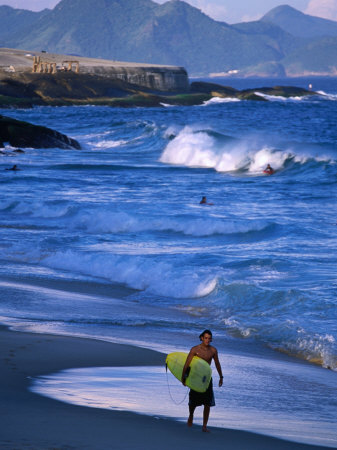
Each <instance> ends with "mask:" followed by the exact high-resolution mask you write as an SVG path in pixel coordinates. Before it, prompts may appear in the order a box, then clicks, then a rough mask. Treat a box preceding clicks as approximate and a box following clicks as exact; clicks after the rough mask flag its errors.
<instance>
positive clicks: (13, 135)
mask: <svg viewBox="0 0 337 450" xmlns="http://www.w3.org/2000/svg"><path fill="white" fill-rule="evenodd" d="M7 142H8V143H9V144H10V145H11V146H12V147H32V148H54V147H56V148H62V149H71V148H73V149H80V148H81V146H80V144H79V143H78V142H77V141H76V140H75V139H71V138H69V137H68V136H66V135H64V134H62V133H59V132H58V131H55V130H51V129H50V128H47V127H42V126H39V125H32V124H31V123H28V122H22V121H20V120H16V119H12V118H9V117H5V116H1V115H0V148H3V147H4V144H5V143H7Z"/></svg>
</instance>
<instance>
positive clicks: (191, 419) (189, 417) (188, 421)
mask: <svg viewBox="0 0 337 450" xmlns="http://www.w3.org/2000/svg"><path fill="white" fill-rule="evenodd" d="M192 425H193V416H188V419H187V426H188V427H191V426H192Z"/></svg>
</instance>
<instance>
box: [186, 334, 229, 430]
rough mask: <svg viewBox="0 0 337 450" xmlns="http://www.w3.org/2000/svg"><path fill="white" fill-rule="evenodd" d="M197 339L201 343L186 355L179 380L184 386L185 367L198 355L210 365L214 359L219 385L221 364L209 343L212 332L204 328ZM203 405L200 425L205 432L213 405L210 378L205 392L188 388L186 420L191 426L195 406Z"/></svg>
mask: <svg viewBox="0 0 337 450" xmlns="http://www.w3.org/2000/svg"><path fill="white" fill-rule="evenodd" d="M199 339H200V340H201V344H199V345H196V346H195V347H192V348H191V350H190V353H189V354H188V356H187V359H186V363H185V365H184V368H183V373H182V377H181V381H182V383H183V385H184V386H185V385H186V384H185V381H186V378H187V373H188V372H187V369H188V368H189V365H190V363H191V361H192V359H193V357H194V356H199V358H202V359H204V360H205V361H206V362H208V364H209V365H211V362H212V359H214V363H215V367H216V369H217V371H218V374H219V377H220V379H219V387H221V386H222V382H223V376H222V370H221V365H220V362H219V358H218V351H217V349H216V348H215V347H213V346H212V345H211V342H212V332H211V331H210V330H205V331H203V332H202V333H201V335H200V336H199ZM201 405H204V414H203V425H202V431H204V432H205V433H207V432H209V429H208V428H207V422H208V418H209V413H210V408H211V406H215V401H214V394H213V383H212V379H211V381H210V384H209V386H208V388H207V391H206V392H203V393H200V392H196V391H193V390H192V389H190V395H189V403H188V406H189V412H190V415H189V417H188V420H187V425H188V426H189V427H191V426H192V425H193V414H194V410H195V408H196V407H197V406H201Z"/></svg>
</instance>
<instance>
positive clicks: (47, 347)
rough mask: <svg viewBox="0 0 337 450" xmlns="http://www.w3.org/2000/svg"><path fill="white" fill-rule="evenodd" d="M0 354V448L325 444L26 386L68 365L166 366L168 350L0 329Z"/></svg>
mask: <svg viewBox="0 0 337 450" xmlns="http://www.w3.org/2000/svg"><path fill="white" fill-rule="evenodd" d="M0 355H1V358H0V398H1V402H0V415H1V417H0V422H1V426H0V448H1V449H11V450H14V449H15V450H16V449H34V450H35V449H36V450H37V449H44V450H46V449H116V450H119V449H128V450H132V449H137V450H138V449H139V450H140V449H144V450H145V449H146V450H151V449H153V450H158V449H160V450H166V449H167V450H168V449H171V448H172V447H179V448H184V449H193V450H194V449H196V450H198V449H206V448H208V449H210V450H217V449H226V450H234V449H235V450H251V449H255V450H271V449H272V450H281V449H282V450H283V449H289V450H296V449H298V450H300V449H303V450H310V449H312V450H314V449H319V448H320V449H323V448H326V447H318V446H311V445H305V444H297V443H293V442H288V441H283V440H280V439H276V438H272V437H268V436H262V435H258V434H254V433H250V432H245V431H237V430H229V429H220V428H212V423H211V422H212V417H211V418H210V423H209V425H210V430H211V433H202V432H201V427H200V426H198V425H195V426H194V427H192V428H188V427H187V426H186V424H184V423H179V422H176V421H174V420H170V419H163V418H160V419H158V418H155V417H148V416H143V415H140V414H135V413H132V412H118V411H109V410H104V409H98V408H88V407H82V406H74V405H70V404H67V403H63V402H60V401H57V400H53V399H49V398H46V397H43V396H40V395H37V394H34V393H32V392H30V391H29V390H28V386H29V384H30V379H31V377H35V376H39V375H47V374H50V373H55V372H58V371H60V370H64V369H69V368H75V367H110V366H111V367H112V366H137V365H142V366H144V365H149V366H151V365H163V364H164V361H165V355H164V354H161V353H158V352H155V351H152V350H147V349H143V348H138V347H132V346H128V345H120V344H112V343H108V342H101V341H96V340H89V339H81V338H71V337H64V336H53V335H46V334H30V333H20V332H13V331H10V330H8V329H6V328H5V327H0ZM149 395H151V393H150V392H149ZM186 414H187V405H186ZM154 415H155V411H154Z"/></svg>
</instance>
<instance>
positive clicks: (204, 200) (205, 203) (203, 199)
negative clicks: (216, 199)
mask: <svg viewBox="0 0 337 450" xmlns="http://www.w3.org/2000/svg"><path fill="white" fill-rule="evenodd" d="M200 205H213V203H208V201H207V198H206V197H202V199H201V200H200Z"/></svg>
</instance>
